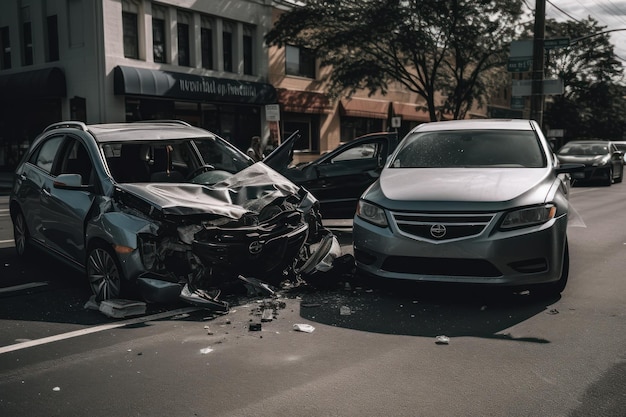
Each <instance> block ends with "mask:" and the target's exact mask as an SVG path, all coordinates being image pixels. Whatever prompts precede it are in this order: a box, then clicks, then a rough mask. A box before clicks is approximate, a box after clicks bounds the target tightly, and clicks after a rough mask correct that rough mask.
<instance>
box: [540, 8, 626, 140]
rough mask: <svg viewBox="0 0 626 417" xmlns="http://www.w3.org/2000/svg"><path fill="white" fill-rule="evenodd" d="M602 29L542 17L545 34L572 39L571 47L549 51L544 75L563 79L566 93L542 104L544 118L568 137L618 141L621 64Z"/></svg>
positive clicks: (623, 108) (623, 122) (624, 109)
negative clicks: (544, 19) (543, 106)
mask: <svg viewBox="0 0 626 417" xmlns="http://www.w3.org/2000/svg"><path fill="white" fill-rule="evenodd" d="M605 29H606V27H604V26H600V25H599V24H598V22H597V21H596V20H594V19H593V18H591V17H589V18H588V19H587V20H582V21H565V22H557V21H554V20H548V21H546V37H547V38H550V37H553V38H559V37H568V38H570V42H571V44H570V46H568V47H566V48H558V49H553V50H549V51H548V52H547V58H546V75H547V76H552V77H559V78H562V79H563V84H564V86H565V93H564V94H563V95H559V96H553V97H552V102H551V103H548V104H547V105H546V109H545V112H544V122H545V123H546V125H548V126H550V127H551V128H558V129H564V130H565V132H566V138H565V140H566V141H567V140H568V139H574V138H592V137H594V138H604V139H621V138H623V137H624V134H625V131H624V129H625V126H626V102H625V100H624V93H625V90H624V87H623V85H622V84H621V82H622V75H623V67H622V64H621V63H620V62H619V61H618V60H617V59H616V56H615V53H614V50H613V45H612V44H611V42H610V38H609V34H608V33H603V32H605Z"/></svg>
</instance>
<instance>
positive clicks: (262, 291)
mask: <svg viewBox="0 0 626 417" xmlns="http://www.w3.org/2000/svg"><path fill="white" fill-rule="evenodd" d="M237 278H239V279H240V280H241V281H243V285H244V286H245V287H246V290H247V291H248V295H253V296H254V295H274V294H275V292H274V290H272V289H271V288H270V287H269V285H267V284H266V283H265V282H263V281H261V280H258V279H256V278H249V277H244V276H243V275H239V276H238V277H237Z"/></svg>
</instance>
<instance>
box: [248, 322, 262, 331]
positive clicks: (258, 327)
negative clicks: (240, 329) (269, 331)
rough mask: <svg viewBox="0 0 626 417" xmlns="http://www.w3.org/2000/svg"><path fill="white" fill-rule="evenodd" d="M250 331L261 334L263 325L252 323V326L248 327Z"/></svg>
mask: <svg viewBox="0 0 626 417" xmlns="http://www.w3.org/2000/svg"><path fill="white" fill-rule="evenodd" d="M248 330H249V331H251V332H260V331H261V323H250V325H248Z"/></svg>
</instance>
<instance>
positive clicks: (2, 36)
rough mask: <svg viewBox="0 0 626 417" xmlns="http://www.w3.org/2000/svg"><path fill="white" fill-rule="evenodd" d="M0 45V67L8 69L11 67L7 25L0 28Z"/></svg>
mask: <svg viewBox="0 0 626 417" xmlns="http://www.w3.org/2000/svg"><path fill="white" fill-rule="evenodd" d="M0 47H1V48H2V53H1V54H0V69H9V68H11V41H10V39H9V27H8V26H4V27H2V28H0Z"/></svg>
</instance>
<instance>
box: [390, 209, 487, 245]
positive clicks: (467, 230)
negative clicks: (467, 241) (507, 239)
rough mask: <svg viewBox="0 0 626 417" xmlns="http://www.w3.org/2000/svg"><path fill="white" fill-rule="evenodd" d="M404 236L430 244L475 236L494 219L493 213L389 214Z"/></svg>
mask: <svg viewBox="0 0 626 417" xmlns="http://www.w3.org/2000/svg"><path fill="white" fill-rule="evenodd" d="M391 215H392V217H393V220H394V222H395V223H396V226H397V227H398V229H399V230H400V232H401V233H402V234H404V235H406V236H409V237H412V238H415V239H418V240H428V241H431V242H441V241H448V240H453V239H463V238H468V237H471V236H476V235H478V234H480V233H482V231H483V230H485V227H487V225H488V224H489V223H490V222H491V220H492V219H493V218H494V216H495V214H494V213H401V212H392V213H391Z"/></svg>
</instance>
